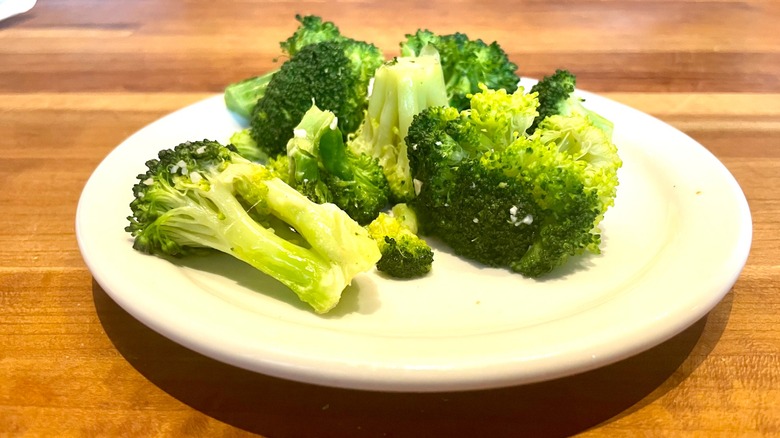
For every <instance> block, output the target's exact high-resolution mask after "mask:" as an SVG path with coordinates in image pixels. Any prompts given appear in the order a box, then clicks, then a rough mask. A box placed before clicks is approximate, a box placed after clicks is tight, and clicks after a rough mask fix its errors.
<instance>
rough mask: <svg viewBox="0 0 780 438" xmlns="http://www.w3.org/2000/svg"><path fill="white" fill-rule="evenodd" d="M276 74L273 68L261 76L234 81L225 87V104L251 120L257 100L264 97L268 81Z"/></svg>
mask: <svg viewBox="0 0 780 438" xmlns="http://www.w3.org/2000/svg"><path fill="white" fill-rule="evenodd" d="M274 74H276V70H272V71H270V72H268V73H265V74H263V75H260V76H254V77H251V78H248V79H244V80H242V81H239V82H235V83H232V84H230V85H228V86H227V87H226V88H225V105H226V106H227V108H228V109H229V110H230V111H233V112H234V113H236V114H238V115H239V116H241V117H243V118H245V119H247V120H249V118H251V117H252V110H254V108H255V105H256V104H257V100H258V99H260V98H261V97H263V95H264V94H265V89H266V87H268V83H269V82H271V78H272V77H273V75H274Z"/></svg>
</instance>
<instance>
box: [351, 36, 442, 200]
mask: <svg viewBox="0 0 780 438" xmlns="http://www.w3.org/2000/svg"><path fill="white" fill-rule="evenodd" d="M372 84H373V85H372V88H371V93H370V97H369V101H368V111H367V112H366V115H365V119H364V120H363V124H362V125H361V126H360V129H359V130H358V132H357V133H355V135H354V136H351V137H350V138H349V141H348V147H349V149H350V150H351V151H353V152H354V153H355V154H358V155H359V154H366V155H369V156H371V157H373V158H376V159H378V160H379V164H380V165H381V166H382V169H383V170H384V172H385V176H386V177H387V182H388V184H389V185H390V191H391V201H393V202H395V203H398V202H404V201H408V200H410V199H412V198H413V197H414V185H413V184H412V177H411V172H410V170H409V160H408V156H407V150H406V149H407V146H406V142H405V141H404V139H405V138H406V133H407V131H408V130H409V125H410V124H411V123H412V118H413V117H414V116H415V115H416V114H417V113H419V112H420V111H422V110H423V109H425V108H428V107H431V106H440V105H446V104H447V95H446V89H445V87H444V77H443V76H442V71H441V64H440V63H439V55H438V53H437V52H436V49H434V48H433V47H432V46H429V47H428V48H426V49H424V50H422V51H421V53H420V55H419V56H410V57H400V58H396V59H394V60H392V61H390V62H388V63H386V64H384V65H382V66H381V67H380V68H378V69H377V70H376V75H375V76H374V80H373V83H372Z"/></svg>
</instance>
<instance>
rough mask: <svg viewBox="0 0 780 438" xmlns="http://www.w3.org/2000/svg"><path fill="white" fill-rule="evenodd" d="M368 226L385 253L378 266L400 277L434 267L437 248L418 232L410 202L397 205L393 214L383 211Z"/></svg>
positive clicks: (423, 271)
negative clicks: (432, 246)
mask: <svg viewBox="0 0 780 438" xmlns="http://www.w3.org/2000/svg"><path fill="white" fill-rule="evenodd" d="M367 229H368V233H369V235H370V236H371V237H373V238H374V240H376V242H377V245H379V250H380V252H381V253H382V258H381V259H379V262H377V264H376V268H377V270H379V271H381V272H384V273H386V274H387V275H389V276H391V277H396V278H416V277H421V276H423V275H425V274H427V273H428V272H430V271H431V266H432V265H433V250H432V249H431V247H430V246H429V245H428V243H426V242H425V240H423V239H422V238H420V237H419V236H417V234H416V232H417V225H416V216H415V214H414V211H413V210H411V209H410V208H409V207H408V206H407V205H406V204H398V205H396V206H394V207H393V209H392V212H391V214H387V213H384V212H382V213H380V214H379V216H377V218H376V219H374V220H373V221H372V222H371V223H370V224H369V225H368V226H367Z"/></svg>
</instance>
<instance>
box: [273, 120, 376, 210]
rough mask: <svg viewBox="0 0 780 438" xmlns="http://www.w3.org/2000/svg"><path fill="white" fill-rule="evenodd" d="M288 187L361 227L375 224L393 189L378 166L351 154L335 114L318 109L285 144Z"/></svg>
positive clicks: (365, 157) (372, 160)
mask: <svg viewBox="0 0 780 438" xmlns="http://www.w3.org/2000/svg"><path fill="white" fill-rule="evenodd" d="M287 157H288V158H289V164H290V169H289V178H290V184H291V185H292V186H293V187H295V188H296V189H297V190H298V191H300V192H301V193H303V194H305V195H306V196H307V197H309V199H311V200H313V201H314V202H317V203H323V202H332V203H334V204H336V205H337V206H338V207H339V208H341V209H342V210H344V211H345V212H347V214H348V215H349V216H350V217H351V218H353V219H354V220H356V221H357V222H358V223H360V224H363V225H365V224H367V223H369V222H371V221H372V220H374V218H376V216H377V215H378V214H379V212H380V211H381V210H382V209H383V208H385V206H386V205H387V203H388V196H389V193H390V189H389V187H388V184H387V179H386V178H385V175H384V171H383V170H382V168H381V167H380V166H379V162H378V161H377V160H376V159H375V158H373V157H371V156H369V155H366V154H356V153H354V152H352V151H350V150H348V149H347V147H346V145H345V144H344V140H343V136H342V134H341V131H340V130H339V128H338V126H337V118H336V116H335V114H334V113H333V112H331V111H323V110H320V109H319V108H318V107H317V106H316V105H312V106H311V108H309V110H308V111H307V112H306V114H304V116H303V118H302V119H301V122H300V123H299V124H298V125H297V126H296V127H295V129H294V136H293V138H292V139H290V141H289V142H288V143H287Z"/></svg>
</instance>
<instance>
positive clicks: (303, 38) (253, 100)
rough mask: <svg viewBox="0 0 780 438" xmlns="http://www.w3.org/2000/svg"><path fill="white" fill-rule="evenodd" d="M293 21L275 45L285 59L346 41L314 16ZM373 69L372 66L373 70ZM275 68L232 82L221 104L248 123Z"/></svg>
mask: <svg viewBox="0 0 780 438" xmlns="http://www.w3.org/2000/svg"><path fill="white" fill-rule="evenodd" d="M295 19H296V20H298V22H299V23H300V24H299V26H298V28H297V29H296V30H295V32H294V33H293V34H292V36H290V37H289V38H288V39H287V40H285V41H282V42H281V43H279V46H280V47H281V49H282V51H283V52H284V53H285V54H287V56H288V57H289V56H293V55H295V54H296V53H298V52H300V51H301V49H302V48H303V47H305V46H307V45H309V44H315V43H321V42H324V41H336V42H342V41H350V40H349V38H346V37H344V36H342V35H341V32H340V31H339V29H338V28H337V27H336V25H335V24H333V23H331V22H329V21H328V22H325V21H322V19H321V18H320V17H317V16H315V15H307V16H301V15H296V16H295ZM374 68H376V67H374ZM277 71H278V69H273V70H271V71H269V72H266V73H264V74H262V75H258V76H254V77H251V78H247V79H243V80H241V81H238V82H235V83H232V84H230V85H228V86H227V87H226V88H225V93H224V96H225V105H226V106H227V108H228V109H229V110H231V111H233V112H234V113H235V114H237V115H239V116H240V117H242V118H244V119H246V120H249V119H250V118H251V117H252V112H253V110H254V108H255V105H256V104H257V101H258V100H259V99H260V98H261V97H263V95H264V94H265V89H266V88H267V87H268V83H269V82H270V81H271V77H273V75H274V74H276V72H277Z"/></svg>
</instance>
